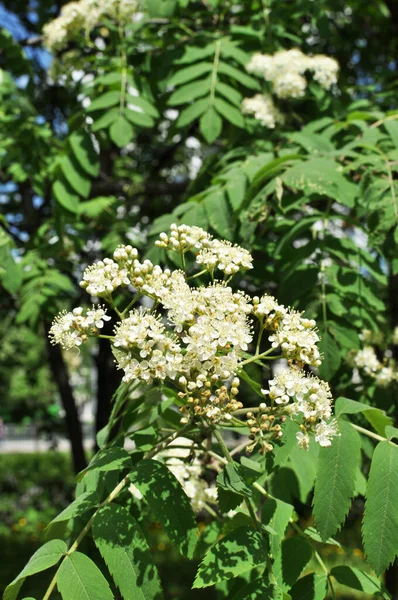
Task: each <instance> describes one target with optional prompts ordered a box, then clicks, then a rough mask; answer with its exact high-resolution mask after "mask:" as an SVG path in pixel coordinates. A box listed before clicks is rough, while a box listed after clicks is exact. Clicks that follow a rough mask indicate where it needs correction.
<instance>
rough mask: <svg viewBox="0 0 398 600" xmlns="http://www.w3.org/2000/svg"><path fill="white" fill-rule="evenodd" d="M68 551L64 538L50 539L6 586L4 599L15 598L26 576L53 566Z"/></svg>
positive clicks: (13, 599) (12, 599) (10, 599)
mask: <svg viewBox="0 0 398 600" xmlns="http://www.w3.org/2000/svg"><path fill="white" fill-rule="evenodd" d="M66 551H67V546H66V544H65V542H63V541H62V540H50V541H49V542H47V543H46V544H44V546H42V547H41V548H39V549H38V550H37V551H36V552H35V553H34V554H33V556H32V557H31V558H30V560H29V562H28V564H27V565H26V566H25V567H24V568H23V569H22V571H21V572H20V574H19V575H18V576H17V577H16V578H15V579H14V580H13V581H12V582H11V583H10V584H9V585H8V586H7V587H6V589H5V592H4V596H3V600H15V598H16V597H17V595H18V592H19V590H20V588H21V586H22V584H23V582H24V581H25V579H26V577H28V576H29V575H35V574H36V573H40V572H41V571H45V570H46V569H49V568H50V567H53V566H54V565H56V564H57V563H58V562H59V560H60V559H61V558H62V556H63V555H64V554H65V553H66Z"/></svg>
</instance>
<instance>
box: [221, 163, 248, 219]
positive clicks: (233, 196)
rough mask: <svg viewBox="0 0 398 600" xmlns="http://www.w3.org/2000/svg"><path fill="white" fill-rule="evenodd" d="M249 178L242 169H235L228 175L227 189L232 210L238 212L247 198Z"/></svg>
mask: <svg viewBox="0 0 398 600" xmlns="http://www.w3.org/2000/svg"><path fill="white" fill-rule="evenodd" d="M246 184H247V178H246V175H245V174H244V173H242V171H241V170H240V169H233V170H232V171H230V172H229V173H228V179H227V180H226V183H225V189H226V191H227V196H228V200H229V203H230V205H231V207H232V210H234V211H238V210H239V208H240V207H241V205H242V202H243V200H244V198H245V192H246Z"/></svg>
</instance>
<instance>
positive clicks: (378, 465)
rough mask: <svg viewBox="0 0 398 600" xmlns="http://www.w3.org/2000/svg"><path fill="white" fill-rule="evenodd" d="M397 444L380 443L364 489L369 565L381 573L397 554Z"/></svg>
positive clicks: (365, 537) (364, 538) (364, 531)
mask: <svg viewBox="0 0 398 600" xmlns="http://www.w3.org/2000/svg"><path fill="white" fill-rule="evenodd" d="M397 498H398V446H395V445H393V444H391V443H390V442H380V443H379V444H378V445H377V446H376V449H375V451H374V453H373V458H372V465H371V467H370V472H369V479H368V485H367V489H366V503H365V514H364V518H363V524H362V536H363V543H364V547H365V553H366V556H367V559H368V562H369V564H370V566H371V567H372V568H373V569H374V570H375V571H376V574H377V575H380V574H381V573H382V572H383V571H384V570H385V569H387V567H388V566H389V564H391V563H392V562H393V560H394V558H395V556H396V555H397V553H398V543H397V540H398V505H397Z"/></svg>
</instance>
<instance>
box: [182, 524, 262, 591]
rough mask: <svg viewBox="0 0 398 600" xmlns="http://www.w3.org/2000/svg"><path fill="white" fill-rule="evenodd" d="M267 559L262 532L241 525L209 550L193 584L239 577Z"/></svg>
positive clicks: (211, 582)
mask: <svg viewBox="0 0 398 600" xmlns="http://www.w3.org/2000/svg"><path fill="white" fill-rule="evenodd" d="M266 560H267V549H266V544H265V539H264V538H263V537H262V536H261V534H260V533H258V532H257V531H254V530H253V529H252V528H250V527H239V528H238V529H235V530H234V531H232V532H231V533H230V534H229V535H227V536H225V537H224V538H223V539H222V540H220V541H219V542H218V543H217V544H215V546H213V547H212V548H210V550H208V551H207V552H206V555H205V557H204V559H203V561H202V562H201V564H200V566H199V569H198V572H197V574H196V578H195V581H194V584H193V586H192V588H201V587H207V586H209V585H213V584H215V583H218V582H220V581H224V580H225V579H231V578H232V577H237V576H238V575H240V574H241V573H244V572H245V571H249V570H250V569H253V568H254V567H256V566H258V565H261V564H263V563H265V562H266Z"/></svg>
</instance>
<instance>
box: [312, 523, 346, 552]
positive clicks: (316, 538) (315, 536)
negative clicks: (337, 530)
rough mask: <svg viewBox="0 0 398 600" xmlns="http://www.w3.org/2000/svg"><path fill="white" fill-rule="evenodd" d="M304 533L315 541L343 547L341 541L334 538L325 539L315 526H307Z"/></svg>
mask: <svg viewBox="0 0 398 600" xmlns="http://www.w3.org/2000/svg"><path fill="white" fill-rule="evenodd" d="M304 534H305V535H306V536H308V537H309V538H311V539H312V540H314V541H315V542H322V544H330V545H331V546H337V547H339V548H340V547H341V544H339V542H338V541H337V540H334V539H333V538H328V539H327V540H323V539H322V538H321V536H320V535H319V533H318V532H317V530H316V529H315V527H307V529H306V530H305V531H304Z"/></svg>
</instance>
